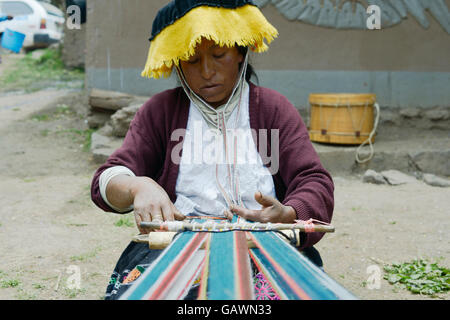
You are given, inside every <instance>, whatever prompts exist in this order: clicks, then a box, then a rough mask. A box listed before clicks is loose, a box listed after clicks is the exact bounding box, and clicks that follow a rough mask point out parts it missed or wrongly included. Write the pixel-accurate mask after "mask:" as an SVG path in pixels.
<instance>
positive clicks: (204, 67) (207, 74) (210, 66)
mask: <svg viewBox="0 0 450 320" xmlns="http://www.w3.org/2000/svg"><path fill="white" fill-rule="evenodd" d="M201 61H202V63H201V64H200V68H201V70H200V73H201V76H202V77H203V79H205V80H209V79H211V78H212V76H213V75H214V74H215V73H216V71H215V68H214V63H213V61H211V59H209V58H204V59H202V60H201Z"/></svg>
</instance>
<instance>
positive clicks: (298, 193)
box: [91, 84, 334, 248]
mask: <svg viewBox="0 0 450 320" xmlns="http://www.w3.org/2000/svg"><path fill="white" fill-rule="evenodd" d="M189 105H190V101H189V99H188V98H187V96H186V94H185V93H184V91H183V89H182V88H180V87H178V88H175V89H171V90H167V91H164V92H161V93H159V94H156V95H155V96H153V97H152V98H151V99H149V100H148V101H147V102H146V103H145V104H144V105H143V106H142V107H141V108H140V109H139V110H138V112H137V113H136V116H135V118H134V119H133V121H132V122H131V124H130V128H129V130H128V133H127V135H126V137H125V139H124V142H123V145H122V146H121V147H120V148H119V149H118V150H116V151H115V152H114V153H113V154H112V155H111V156H110V157H109V158H108V160H107V161H106V163H105V164H103V165H102V166H101V167H100V168H99V169H98V170H97V171H96V172H95V175H94V178H93V181H92V185H91V196H92V200H93V201H94V203H95V204H96V205H97V206H98V207H100V208H101V209H103V210H104V211H107V212H115V211H114V210H113V209H112V208H110V207H109V206H108V205H107V204H106V203H105V202H104V200H103V199H102V196H101V194H100V189H99V177H100V174H101V173H102V172H103V171H104V170H105V169H107V168H109V167H112V166H116V165H121V166H125V167H127V168H129V169H130V170H131V171H133V172H134V173H135V174H136V175H137V176H148V177H150V178H152V179H153V180H155V181H156V182H158V184H159V185H161V186H162V187H163V188H164V190H165V191H166V192H167V194H168V195H169V197H170V199H171V200H172V202H175V201H176V194H175V185H176V181H177V177H178V171H179V165H178V164H175V163H174V162H172V161H171V154H172V150H173V148H174V146H176V145H177V144H179V143H180V141H181V140H179V141H171V139H170V138H171V133H172V132H173V131H174V130H175V129H186V126H187V121H188V115H189ZM249 114H250V126H251V128H252V129H254V130H256V132H259V131H258V130H259V129H279V170H278V172H276V173H274V174H273V175H272V177H273V181H274V184H275V191H276V195H277V198H278V200H279V201H280V202H282V203H283V204H284V205H288V206H291V207H293V208H294V209H295V211H296V212H297V217H298V219H301V220H308V219H310V218H313V219H318V220H321V221H324V222H330V221H331V217H332V214H333V207H334V196H333V192H334V185H333V181H332V178H331V176H330V175H329V173H328V172H327V171H326V170H325V169H324V168H323V166H322V165H321V163H320V161H319V158H318V156H317V153H316V152H315V150H314V148H313V146H312V144H311V141H310V140H309V134H308V131H307V128H306V126H305V124H304V122H303V120H302V119H301V117H300V114H299V113H298V111H297V110H296V109H295V107H294V106H293V105H292V104H291V103H290V102H289V101H288V100H287V98H286V97H284V96H283V95H281V94H280V93H278V92H276V91H274V90H271V89H267V88H262V87H259V86H255V85H253V84H250V104H249ZM267 140H268V152H266V151H265V150H264V151H262V150H261V151H260V153H261V152H264V153H265V154H266V155H268V154H270V152H271V150H270V148H271V145H270V133H269V134H268V139H267ZM256 145H257V148H258V151H259V141H258V139H256ZM267 166H270V163H269V164H268V165H267ZM255 191H256V190H255ZM322 236H323V234H322V233H317V232H315V233H310V234H307V236H306V237H305V239H304V242H303V244H302V248H305V247H310V246H313V245H314V244H315V243H317V242H318V241H319V240H320V239H321V238H322Z"/></svg>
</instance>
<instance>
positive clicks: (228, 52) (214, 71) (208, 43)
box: [180, 39, 244, 108]
mask: <svg viewBox="0 0 450 320" xmlns="http://www.w3.org/2000/svg"><path fill="white" fill-rule="evenodd" d="M243 60H244V57H243V56H242V54H240V53H239V51H238V49H237V48H236V47H232V48H228V47H220V46H219V45H217V44H216V43H215V42H214V41H212V40H206V39H203V41H202V42H201V43H200V44H199V45H198V46H197V48H196V50H195V54H194V55H193V56H191V57H190V58H189V60H187V61H180V65H181V69H182V70H183V73H184V76H185V78H186V81H187V83H188V85H189V87H190V88H191V89H192V90H193V91H194V92H195V93H196V94H197V95H199V96H200V97H202V98H203V100H205V101H206V102H208V103H209V104H210V105H211V106H212V107H214V108H217V107H219V106H221V105H223V104H225V103H227V101H228V99H229V97H230V96H231V94H232V92H233V89H234V86H235V84H236V81H237V78H238V75H239V64H240V63H241V62H242V61H243Z"/></svg>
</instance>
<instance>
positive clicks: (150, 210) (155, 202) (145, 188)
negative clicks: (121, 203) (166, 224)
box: [131, 177, 186, 234]
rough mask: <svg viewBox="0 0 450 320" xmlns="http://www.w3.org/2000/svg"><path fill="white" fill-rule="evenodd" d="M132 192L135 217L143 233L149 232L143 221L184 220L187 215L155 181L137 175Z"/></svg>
mask: <svg viewBox="0 0 450 320" xmlns="http://www.w3.org/2000/svg"><path fill="white" fill-rule="evenodd" d="M134 179H135V181H134V183H133V187H132V189H131V194H132V197H133V199H134V201H133V206H134V217H135V219H136V225H137V226H138V228H139V231H140V232H141V233H144V234H145V233H149V230H148V229H145V228H142V227H141V226H140V223H141V222H149V221H160V222H163V221H173V220H184V219H185V218H186V217H185V216H184V215H183V214H181V212H180V211H179V210H178V209H177V208H176V207H175V205H174V204H173V203H172V201H171V200H170V198H169V196H168V194H167V192H166V191H165V190H164V189H163V188H162V187H161V186H160V185H158V184H157V183H156V182H155V181H153V180H152V179H150V178H146V177H135V178H134Z"/></svg>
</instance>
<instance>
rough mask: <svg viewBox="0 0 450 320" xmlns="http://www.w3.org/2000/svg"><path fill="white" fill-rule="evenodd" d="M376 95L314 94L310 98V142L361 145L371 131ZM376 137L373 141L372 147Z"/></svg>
mask: <svg viewBox="0 0 450 320" xmlns="http://www.w3.org/2000/svg"><path fill="white" fill-rule="evenodd" d="M375 102H376V95H375V94H369V93H367V94H357V93H355V94H354V93H314V94H311V95H310V96H309V103H310V120H309V123H310V127H309V136H310V139H311V141H315V142H324V143H332V144H361V143H363V142H364V141H366V140H367V139H368V138H369V135H370V133H371V132H372V130H373V128H374V104H375ZM374 141H375V137H374V136H373V137H372V141H371V142H372V143H373V142H374Z"/></svg>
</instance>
